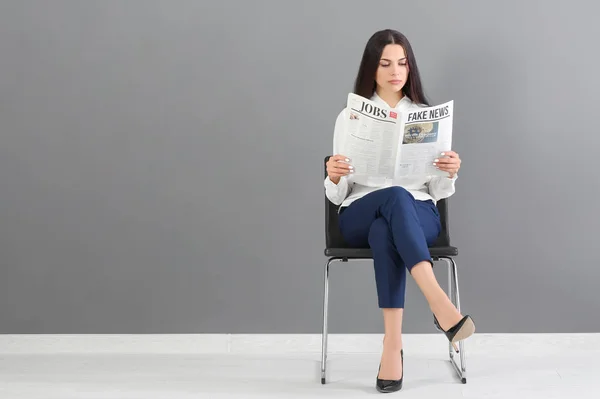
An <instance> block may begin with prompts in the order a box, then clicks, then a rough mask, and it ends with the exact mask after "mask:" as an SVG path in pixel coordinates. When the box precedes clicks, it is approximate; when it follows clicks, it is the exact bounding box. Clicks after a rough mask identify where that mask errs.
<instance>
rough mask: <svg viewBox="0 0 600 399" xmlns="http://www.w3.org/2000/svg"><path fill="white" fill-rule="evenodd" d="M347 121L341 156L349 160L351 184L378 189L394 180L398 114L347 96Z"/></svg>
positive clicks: (375, 104) (398, 133) (398, 131)
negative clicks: (377, 187)
mask: <svg viewBox="0 0 600 399" xmlns="http://www.w3.org/2000/svg"><path fill="white" fill-rule="evenodd" d="M347 118H348V120H347V121H346V132H345V137H344V141H343V143H344V145H343V148H342V149H341V153H342V154H344V155H345V156H347V157H349V158H350V159H351V160H352V166H354V174H353V177H354V181H355V182H356V183H359V184H363V185H365V186H377V185H381V184H383V183H385V182H386V181H388V180H390V179H393V178H394V174H395V172H396V162H395V161H396V157H397V151H398V145H399V143H400V126H399V122H400V119H399V118H398V113H397V111H395V110H391V109H389V108H388V107H382V106H381V105H380V104H377V103H375V102H373V101H371V100H369V99H366V98H364V97H361V96H359V95H356V94H354V93H350V94H348V102H347Z"/></svg>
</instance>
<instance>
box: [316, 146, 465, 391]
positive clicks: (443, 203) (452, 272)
mask: <svg viewBox="0 0 600 399" xmlns="http://www.w3.org/2000/svg"><path fill="white" fill-rule="evenodd" d="M328 159H329V156H327V157H325V163H327V161H328ZM325 173H326V172H325ZM325 202H326V205H325V206H326V210H325V212H326V223H325V229H326V234H327V248H326V249H325V254H326V256H327V257H328V259H327V262H326V263H325V270H324V275H323V281H324V287H323V325H322V334H321V384H325V383H326V381H327V337H328V316H329V277H330V266H331V264H332V263H333V262H341V263H347V262H351V261H364V260H373V257H372V256H364V255H360V254H358V253H352V252H353V251H352V248H330V245H331V241H332V239H331V238H330V236H329V234H330V232H329V229H330V228H331V227H333V226H329V224H330V222H329V221H330V217H329V213H330V211H331V208H332V206H334V205H333V204H332V203H331V202H330V201H329V200H328V199H327V198H326V199H325ZM437 206H438V209H440V210H441V212H440V215H441V216H442V233H440V238H441V240H439V241H438V243H436V244H434V246H432V247H430V249H434V250H435V249H436V247H439V245H438V244H439V243H442V245H444V244H446V245H447V248H450V249H452V250H453V252H454V253H455V254H457V253H458V250H457V249H456V248H455V247H450V246H449V244H450V239H449V234H448V215H447V199H442V200H439V201H438V202H437ZM331 249H334V250H335V251H336V252H339V251H340V250H341V251H343V250H344V249H350V252H351V254H350V255H348V256H345V255H342V256H340V255H333V256H329V255H328V253H329V252H330V250H331ZM451 252H452V251H451ZM455 254H454V255H447V254H443V255H439V254H438V255H436V254H432V259H433V262H434V265H436V264H438V263H439V262H440V261H443V262H444V263H446V265H447V266H448V291H447V293H448V297H449V298H450V300H451V301H452V303H453V304H454V306H456V308H457V309H458V311H459V312H460V290H459V285H458V266H457V264H456V261H455V260H454V256H455ZM458 347H459V352H458V353H457V352H456V351H455V350H454V347H453V346H452V344H450V343H448V354H449V357H450V363H452V366H453V367H454V370H455V371H456V374H457V376H458V378H459V379H460V381H461V382H462V383H463V384H466V383H467V367H466V353H465V344H464V341H460V342H459V343H458ZM456 355H458V357H459V358H460V364H459V363H458V362H457V359H456V357H457V356H456Z"/></svg>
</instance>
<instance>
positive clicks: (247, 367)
mask: <svg viewBox="0 0 600 399" xmlns="http://www.w3.org/2000/svg"><path fill="white" fill-rule="evenodd" d="M468 361H469V363H468V366H467V367H468V372H469V375H468V381H467V384H465V385H463V384H461V383H459V382H458V380H457V379H456V378H455V374H454V371H453V369H452V368H451V367H452V366H451V365H450V363H449V362H448V361H446V360H445V357H444V356H443V354H440V355H439V356H432V355H425V356H423V355H419V354H413V353H410V352H409V351H407V352H406V353H405V363H404V365H405V383H404V388H403V390H402V391H401V392H398V393H394V394H389V395H387V396H386V397H402V398H421V399H422V398H439V399H451V398H507V399H509V398H510V399H515V398H527V399H534V398H544V399H549V398H598V397H600V394H599V393H598V392H599V391H600V362H599V361H598V359H597V358H596V357H595V356H588V355H585V354H582V353H577V354H574V355H571V354H569V353H562V354H559V355H557V354H553V355H551V356H542V355H535V356H530V355H529V356H519V355H518V354H514V357H508V356H505V355H503V356H499V355H494V356H490V355H487V356H485V355H480V354H474V355H472V356H470V357H469V360H468ZM378 362H379V356H378V355H377V354H332V355H330V356H329V361H328V367H329V381H328V384H326V385H321V383H320V380H319V357H318V355H316V354H314V353H311V354H302V353H293V354H275V355H265V354H246V355H244V354H227V353H225V354H195V355H185V354H173V355H168V354H130V355H124V354H120V355H111V354H83V355H77V354H44V355H34V354H9V355H1V356H0V398H2V399H13V398H14V399H17V398H18V399H21V398H22V399H25V398H27V399H33V398H36V399H37V398H40V399H41V398H44V399H50V398H57V399H58V398H60V399H70V398H98V399H100V398H102V399H107V398H120V399H132V398H139V399H153V398H165V399H166V398H168V399H179V398H239V399H242V398H244V399H247V398H284V397H285V398H288V397H292V398H362V397H376V396H377V395H381V394H380V393H378V392H377V391H375V389H374V381H375V374H376V371H377V367H378Z"/></svg>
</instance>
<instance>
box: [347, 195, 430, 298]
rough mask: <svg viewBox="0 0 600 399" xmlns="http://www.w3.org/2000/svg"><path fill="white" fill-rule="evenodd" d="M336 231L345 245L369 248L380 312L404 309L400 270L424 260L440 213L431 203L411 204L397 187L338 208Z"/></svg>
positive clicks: (403, 275) (409, 197) (403, 273)
mask: <svg viewBox="0 0 600 399" xmlns="http://www.w3.org/2000/svg"><path fill="white" fill-rule="evenodd" d="M339 226H340V230H341V233H342V236H343V237H344V239H345V240H346V242H347V243H348V244H349V245H351V246H353V247H357V248H371V251H372V252H373V263H374V268H375V284H376V287H377V297H378V302H379V307H380V308H404V298H405V292H406V271H407V270H408V271H409V272H410V270H411V269H412V268H413V266H415V265H416V264H417V263H419V262H423V261H429V262H431V264H432V265H433V261H432V259H431V255H430V253H429V248H428V246H429V245H432V244H433V243H434V242H435V241H436V239H437V237H438V236H439V234H440V231H441V222H440V214H439V212H438V210H437V208H436V206H435V205H434V203H433V202H432V201H420V200H416V199H415V198H414V197H413V195H412V194H411V193H409V192H408V191H406V190H405V189H404V188H402V187H398V186H394V187H389V188H383V189H379V190H376V191H373V192H371V193H369V194H366V195H365V196H363V197H362V198H359V199H357V200H355V201H353V202H352V203H351V204H350V205H349V206H348V207H346V208H343V209H342V211H341V213H340V217H339Z"/></svg>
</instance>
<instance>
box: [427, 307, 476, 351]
mask: <svg viewBox="0 0 600 399" xmlns="http://www.w3.org/2000/svg"><path fill="white" fill-rule="evenodd" d="M433 324H435V328H437V329H438V330H439V331H441V332H443V333H444V334H445V335H446V338H448V341H450V343H451V344H452V346H453V347H454V350H455V351H456V353H458V345H456V343H457V342H458V341H462V340H463V339H466V338H469V337H470V336H471V335H473V333H475V323H473V319H472V318H471V316H469V315H466V316H465V317H463V318H462V319H460V321H459V322H458V323H456V324H455V325H454V326H452V327H450V328H449V329H448V331H444V329H443V328H442V327H441V326H440V323H438V320H437V318H436V317H435V315H433Z"/></svg>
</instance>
